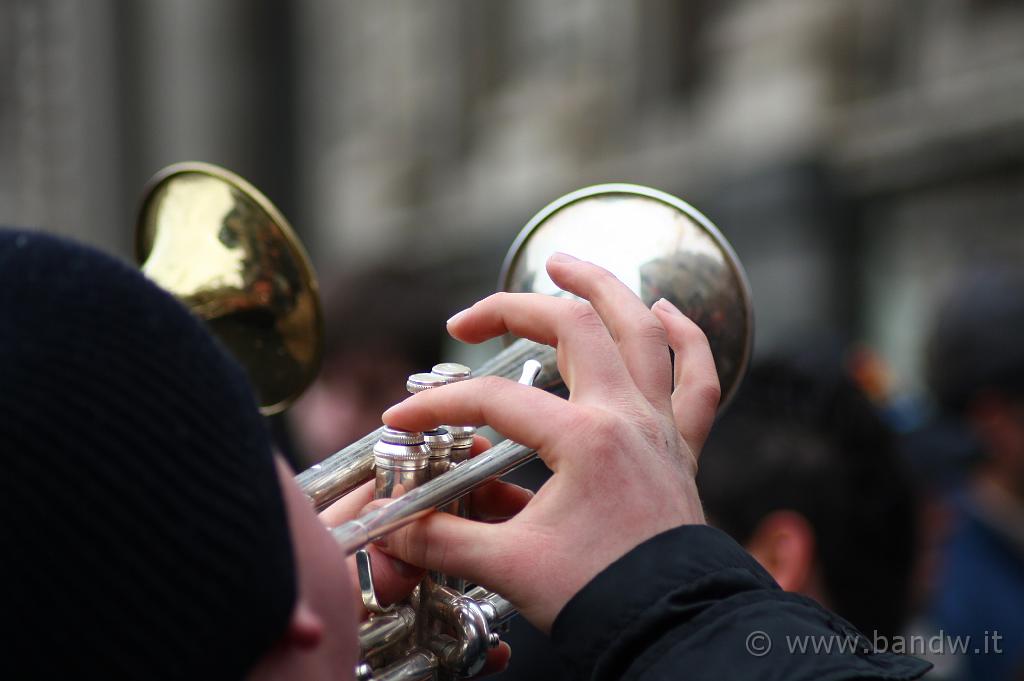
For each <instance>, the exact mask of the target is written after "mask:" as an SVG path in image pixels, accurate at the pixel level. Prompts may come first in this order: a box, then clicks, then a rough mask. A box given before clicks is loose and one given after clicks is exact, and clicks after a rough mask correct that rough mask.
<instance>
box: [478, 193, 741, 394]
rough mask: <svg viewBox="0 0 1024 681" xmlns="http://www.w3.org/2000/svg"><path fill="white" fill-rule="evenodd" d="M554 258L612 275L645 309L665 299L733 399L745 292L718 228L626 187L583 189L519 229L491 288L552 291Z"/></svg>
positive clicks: (674, 203) (666, 199) (660, 197)
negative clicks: (706, 348)
mask: <svg viewBox="0 0 1024 681" xmlns="http://www.w3.org/2000/svg"><path fill="white" fill-rule="evenodd" d="M556 251H560V252H563V253H568V254H569V255H572V256H574V257H577V258H580V259H583V260H589V261H591V262H594V263H596V264H598V265H600V266H601V267H604V268H605V269H607V270H609V271H611V273H612V274H614V275H615V276H616V277H617V278H618V279H619V280H620V281H622V282H623V283H625V284H626V285H627V286H629V287H630V288H631V289H632V291H633V292H634V293H635V294H637V295H638V296H639V297H640V299H641V300H643V302H644V303H645V304H646V305H647V306H648V307H650V306H651V305H653V304H654V303H655V301H657V300H658V299H659V298H666V299H667V300H669V301H670V302H671V303H672V304H673V305H675V306H676V307H678V308H679V309H680V311H682V312H683V314H685V315H686V316H687V317H689V318H690V319H692V320H693V321H694V322H695V323H696V324H697V325H698V326H699V327H700V328H701V329H702V330H703V331H704V333H705V335H707V337H708V342H709V343H710V345H711V351H712V354H714V357H715V366H716V367H717V369H718V378H719V382H720V384H721V389H722V404H725V403H727V402H728V401H729V399H730V398H731V397H732V395H733V394H734V393H735V392H736V388H737V387H738V386H739V384H740V381H741V380H742V378H743V376H744V374H745V373H746V369H747V364H748V363H749V361H750V354H751V350H752V348H753V335H754V320H753V312H752V311H753V306H752V304H751V297H750V285H749V284H748V283H747V277H746V274H745V273H744V271H743V267H742V265H741V264H740V261H739V259H738V258H737V257H736V254H735V253H734V252H733V250H732V247H731V246H730V245H729V242H727V241H726V240H725V238H724V237H723V236H722V234H721V233H720V232H719V231H718V229H717V228H716V227H715V226H714V225H713V224H712V223H711V221H710V220H708V219H707V218H706V217H704V216H703V215H702V214H701V213H700V212H698V211H697V210H696V209H695V208H693V207H692V206H690V205H689V204H688V203H686V202H685V201H682V200H681V199H678V198H676V197H675V196H672V195H670V194H666V193H664V192H660V191H658V190H656V189H651V188H650V187H642V186H639V185H633V184H602V185H595V186H592V187H586V188H584V189H580V190H578V191H575V192H572V193H571V194H567V195H565V196H563V197H561V198H560V199H558V200H556V201H554V202H553V203H551V204H550V205H548V206H547V207H546V208H544V209H543V210H542V211H540V212H539V213H537V215H535V216H534V217H533V219H532V220H530V222H529V223H528V224H527V225H526V226H525V227H524V228H523V229H522V231H521V232H520V233H519V236H518V237H517V238H516V240H515V242H514V243H513V244H512V246H511V248H510V249H509V251H508V255H507V256H506V258H505V263H504V266H503V267H502V271H501V277H500V279H499V281H498V288H499V290H504V291H512V292H536V293H547V294H551V295H554V294H557V293H558V292H559V289H558V287H557V286H555V284H554V283H552V281H551V279H550V278H549V277H548V275H547V271H546V270H545V263H546V262H547V259H548V257H549V256H550V255H551V254H553V253H555V252H556Z"/></svg>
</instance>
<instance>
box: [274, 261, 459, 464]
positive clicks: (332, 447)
mask: <svg viewBox="0 0 1024 681" xmlns="http://www.w3.org/2000/svg"><path fill="white" fill-rule="evenodd" d="M446 269H447V268H443V267H440V266H437V267H434V268H429V269H428V268H426V267H422V268H419V269H417V268H415V267H414V266H412V265H410V264H407V263H406V264H402V263H390V264H383V265H377V266H375V267H370V268H367V269H365V270H362V271H360V272H355V273H352V274H349V275H346V276H342V277H339V278H338V279H337V280H335V281H334V282H333V284H332V285H331V286H330V287H329V288H328V290H327V291H326V292H325V295H324V318H325V324H324V325H325V329H324V358H323V365H322V368H321V370H320V373H319V374H318V376H317V378H316V380H315V381H314V382H313V384H312V385H311V386H310V387H309V388H308V389H307V390H306V392H305V393H304V394H303V396H302V397H301V399H300V400H299V401H298V402H297V403H296V404H295V405H294V407H293V408H292V409H291V412H290V417H291V419H292V421H291V423H292V425H293V430H294V435H295V438H296V441H297V445H298V452H297V455H296V459H297V460H299V461H300V462H302V463H304V464H305V465H310V464H313V463H315V462H317V461H320V460H322V459H324V458H325V457H327V456H329V455H331V454H333V453H334V452H336V451H338V450H339V449H341V448H342V447H344V446H345V445H348V444H349V443H351V442H355V441H356V440H358V439H359V438H361V437H362V436H364V435H366V434H367V433H369V432H371V431H373V430H375V429H376V428H377V427H378V426H380V415H381V414H382V413H384V410H386V409H387V408H388V407H390V406H391V405H393V404H395V403H396V402H400V401H401V400H402V399H404V398H405V397H407V396H408V392H406V389H405V383H406V379H407V378H408V376H409V375H410V374H414V373H416V372H420V371H429V370H430V367H432V366H433V365H434V364H436V363H437V362H439V361H441V360H440V356H441V346H442V339H443V336H444V324H443V321H444V320H445V319H447V318H448V316H449V315H450V314H451V313H452V312H454V309H451V306H452V305H453V302H452V300H451V298H452V296H449V295H446V293H447V288H446V286H445V282H444V278H443V274H444V271H445V270H446ZM454 304H455V305H457V304H458V303H457V301H456V302H455V303H454Z"/></svg>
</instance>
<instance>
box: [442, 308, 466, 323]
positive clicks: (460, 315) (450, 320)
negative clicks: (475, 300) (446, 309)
mask: <svg viewBox="0 0 1024 681" xmlns="http://www.w3.org/2000/svg"><path fill="white" fill-rule="evenodd" d="M467 312H469V310H463V311H462V312H456V313H455V314H453V315H452V316H451V317H449V318H448V321H447V322H446V323H445V325H446V326H447V325H451V324H454V323H456V322H457V321H459V320H460V319H462V318H463V317H465V316H466V313H467Z"/></svg>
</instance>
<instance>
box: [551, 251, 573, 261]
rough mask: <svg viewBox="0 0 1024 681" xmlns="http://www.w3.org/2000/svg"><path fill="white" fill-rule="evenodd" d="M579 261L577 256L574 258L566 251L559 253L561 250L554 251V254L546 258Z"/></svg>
mask: <svg viewBox="0 0 1024 681" xmlns="http://www.w3.org/2000/svg"><path fill="white" fill-rule="evenodd" d="M579 261H580V259H579V258H574V257H572V256H571V255H569V254H568V253H561V252H559V253H554V254H552V256H551V257H550V258H548V262H561V263H570V262H579Z"/></svg>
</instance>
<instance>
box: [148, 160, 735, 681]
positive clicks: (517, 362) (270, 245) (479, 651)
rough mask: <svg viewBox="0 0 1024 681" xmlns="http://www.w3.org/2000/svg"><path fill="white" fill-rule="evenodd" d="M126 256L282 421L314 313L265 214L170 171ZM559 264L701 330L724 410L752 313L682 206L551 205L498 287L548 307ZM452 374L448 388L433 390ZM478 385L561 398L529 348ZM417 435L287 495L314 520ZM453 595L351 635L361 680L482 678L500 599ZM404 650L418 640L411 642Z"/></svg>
mask: <svg viewBox="0 0 1024 681" xmlns="http://www.w3.org/2000/svg"><path fill="white" fill-rule="evenodd" d="M136 241H137V248H136V252H137V257H138V259H139V262H140V263H141V267H142V269H143V271H144V272H145V273H146V274H147V275H148V276H149V277H150V278H152V279H153V280H155V281H156V282H157V283H158V284H160V285H161V286H163V287H164V288H165V289H167V290H169V291H170V292H171V293H173V294H175V295H176V296H178V297H179V298H180V299H182V300H183V301H184V302H185V303H186V304H187V305H188V306H189V307H191V308H192V309H193V310H194V311H195V312H196V313H197V314H198V315H199V316H200V317H202V318H203V319H205V320H206V321H207V322H208V323H209V324H210V326H211V328H212V330H213V331H214V332H215V333H216V334H217V335H218V336H219V337H220V338H221V340H222V341H223V342H224V343H225V344H226V345H227V347H228V349H229V350H231V351H232V352H233V353H234V354H235V356H236V357H237V358H238V359H239V360H240V361H241V362H242V364H243V366H244V367H245V368H246V370H247V371H248V373H249V376H250V380H251V382H252V383H253V386H254V388H255V390H256V393H257V396H258V399H259V403H260V408H261V410H262V411H263V412H264V413H266V414H271V413H276V412H279V411H281V410H283V409H284V408H285V407H286V406H287V405H288V404H290V403H291V402H292V401H293V400H294V399H295V398H296V397H298V395H299V394H301V393H302V391H303V390H304V389H305V388H306V386H307V385H308V384H309V383H310V382H311V381H312V379H313V377H314V376H315V374H316V371H317V368H318V364H319V359H320V352H321V351H320V337H321V328H322V313H321V311H320V303H319V296H318V293H317V284H316V279H315V277H314V275H313V271H312V267H311V266H310V264H309V258H308V256H307V255H306V253H305V251H304V250H303V248H302V246H301V244H300V243H299V242H298V240H297V239H296V238H295V236H294V233H293V232H292V229H291V227H290V226H289V225H288V223H287V221H286V220H285V219H284V217H283V216H282V215H281V214H280V212H279V211H278V210H277V209H276V208H275V207H274V206H273V204H272V203H271V202H270V201H269V200H267V199H266V198H265V197H264V196H263V195H262V194H260V193H259V192H258V191H257V190H256V189H255V188H253V187H252V186H250V185H249V184H248V183H247V182H245V181H244V180H242V179H241V178H239V177H238V176H236V175H234V174H233V173H230V172H229V171H226V170H224V169H222V168H218V167H216V166H211V165H208V164H199V163H186V164H177V165H174V166H170V167H168V168H166V169H165V170H163V171H161V172H160V173H158V174H157V175H156V176H155V177H154V178H153V180H152V181H151V182H150V184H149V187H148V190H147V193H146V196H145V199H144V201H143V203H142V209H141V212H140V217H139V221H138V224H137V234H136ZM556 251H563V252H567V253H570V254H572V255H575V256H576V257H579V258H582V259H586V260H590V261H593V262H595V263H597V264H599V265H601V266H603V267H605V268H607V269H609V270H610V271H611V272H612V273H613V274H615V275H616V276H617V277H618V278H619V279H620V280H621V281H623V282H624V283H626V284H627V285H628V286H629V287H630V288H631V289H632V290H633V291H634V293H636V294H637V295H638V296H639V297H640V298H641V300H643V301H644V303H645V304H647V305H651V304H653V302H654V301H656V300H657V299H658V298H662V297H664V298H667V299H668V300H669V301H671V302H672V303H673V304H674V305H676V307H678V308H679V309H680V310H681V311H682V312H683V313H684V314H686V315H687V316H688V317H690V318H691V319H692V320H693V321H694V322H696V323H697V324H698V326H700V328H701V329H702V330H703V331H704V333H705V334H706V335H707V338H708V341H709V343H710V345H711V350H712V353H713V355H714V358H715V365H716V367H717V370H718V376H719V382H720V385H721V389H722V403H723V404H724V403H726V402H728V400H729V399H730V398H731V396H732V395H733V394H734V393H735V391H736V389H737V387H738V385H739V383H740V380H741V379H742V377H743V374H744V372H745V370H746V367H747V363H748V361H749V358H750V353H751V348H752V344H753V315H752V305H751V298H750V289H749V285H748V283H747V279H746V275H745V273H744V271H743V268H742V266H741V265H740V263H739V260H738V259H737V257H736V255H735V253H734V252H733V250H732V248H731V246H730V245H729V243H728V242H727V241H726V240H725V238H724V237H723V236H722V235H721V233H720V232H719V231H718V229H717V228H716V227H715V226H714V225H713V224H712V223H711V222H710V221H709V220H708V219H707V218H706V217H704V216H703V215H702V214H701V213H699V212H698V211H697V210H695V209H694V208H693V207H691V206H690V205H689V204H687V203H685V202H684V201H682V200H680V199H678V198H676V197H674V196H671V195H669V194H666V193H664V192H660V191H657V190H654V189H650V188H647V187H641V186H637V185H631V184H605V185H597V186H593V187H587V188H585V189H580V190H578V191H576V192H573V193H571V194H568V195H566V196H564V197H562V198H560V199H558V200H556V201H554V202H553V203H551V204H550V205H548V206H547V207H546V208H544V209H543V210H542V211H541V212H540V213H538V214H537V215H536V216H535V217H534V218H533V219H532V220H530V222H529V223H528V224H527V225H526V226H525V227H524V228H523V230H522V231H521V232H520V234H519V236H518V237H517V238H516V240H515V242H514V243H513V244H512V246H511V248H510V249H509V252H508V255H507V256H506V258H505V262H504V265H503V267H502V272H501V277H500V281H499V288H500V289H501V290H506V291H513V292H531V291H532V292H541V293H550V294H558V293H559V291H558V289H557V287H555V285H554V284H553V283H552V282H551V280H550V279H549V278H548V276H547V274H546V271H545V268H544V264H545V262H546V261H547V258H548V256H549V255H551V254H552V253H554V252H556ZM524 365H525V366H526V367H527V370H526V371H524ZM453 367H455V369H453ZM458 367H459V365H439V366H438V367H435V373H433V374H424V375H414V376H413V377H410V389H412V384H413V383H414V382H415V381H414V380H413V379H415V378H416V376H426V377H427V380H428V382H429V381H430V380H433V379H437V380H438V381H439V382H441V383H443V382H445V381H448V380H457V378H462V377H463V376H461V375H459V376H456V374H457V373H458V372H459V371H462V370H464V369H465V368H464V367H462V368H461V369H460V368H458ZM452 370H454V371H455V372H456V373H454V374H450V375H448V376H445V375H444V374H445V372H446V371H452ZM463 373H466V374H468V370H466V371H464V372H463ZM474 373H475V375H495V376H502V377H505V378H509V379H513V380H515V379H516V378H518V377H520V374H523V379H522V380H523V381H524V382H526V381H527V380H528V381H529V382H531V383H533V384H534V385H537V386H538V387H543V388H545V389H559V388H560V387H562V382H561V378H560V377H559V375H558V369H557V362H556V354H555V351H554V349H553V348H550V347H548V346H545V345H540V344H537V343H533V342H531V341H529V340H525V339H519V340H516V341H514V342H512V343H511V344H509V345H508V346H507V347H506V348H505V350H503V351H502V352H500V353H499V354H498V355H497V356H495V357H494V358H492V359H491V360H490V361H488V362H487V363H485V364H484V365H483V366H482V367H480V368H479V370H477V371H476V372H474ZM430 377H433V379H431V378H430ZM428 387H429V386H428ZM456 430H458V429H456ZM382 435H386V436H385V438H384V439H382ZM414 435H419V436H421V439H420V440H419V441H418V442H417V441H416V438H415V437H413V438H405V437H404V436H403V435H402V434H401V433H397V434H396V433H394V432H391V433H389V434H385V429H384V428H381V429H378V430H377V431H375V432H373V433H370V434H368V435H366V436H365V437H363V438H362V439H360V440H358V441H357V442H355V443H353V444H351V445H349V446H348V447H346V448H344V449H342V450H341V451H339V452H338V453H336V454H334V455H332V456H330V457H328V458H327V459H326V460H324V461H323V462H321V463H319V464H317V465H315V466H313V467H311V468H310V469H308V470H306V471H305V472H303V473H301V474H299V475H298V476H297V477H296V480H297V482H298V483H299V486H300V487H301V488H302V489H303V491H304V492H305V493H306V494H307V495H308V496H309V498H310V500H311V501H312V503H313V505H314V506H315V507H316V509H317V510H322V509H324V508H326V507H327V506H328V505H330V504H331V503H332V502H334V501H335V500H337V499H339V498H341V497H342V496H344V495H345V494H346V493H348V492H349V491H351V490H352V489H354V488H355V487H357V486H359V485H360V484H362V483H363V482H365V481H367V480H369V479H370V478H371V477H373V476H374V460H375V458H374V448H375V447H378V446H380V447H384V448H385V449H387V448H388V447H392V448H394V447H399V448H400V447H406V448H415V447H421V448H423V449H422V453H423V456H424V457H426V456H427V446H426V444H424V440H423V439H422V434H414ZM389 438H390V439H389ZM396 438H397V439H396ZM450 446H451V445H449V447H450ZM534 455H535V454H534V452H533V451H532V450H530V449H529V448H527V447H524V446H522V445H518V444H516V443H513V442H508V441H506V442H502V443H500V444H498V445H496V446H494V447H492V448H491V449H490V450H488V451H487V452H485V453H483V454H481V455H479V456H477V457H475V458H473V459H471V460H468V461H465V462H462V463H460V464H459V465H456V466H452V467H451V469H450V470H448V471H447V472H444V473H441V474H440V475H437V476H436V477H432V478H431V477H430V476H421V477H420V478H418V479H417V483H416V484H417V485H418V486H415V488H414V489H411V490H410V491H408V492H407V493H405V494H404V495H403V496H401V497H399V498H397V499H396V500H394V501H393V502H392V503H391V504H389V505H387V506H385V507H382V508H379V509H377V510H376V511H374V512H372V513H369V514H367V515H364V516H363V517H361V518H359V519H357V520H354V521H350V522H348V523H345V524H343V525H340V526H339V527H337V528H335V529H334V530H333V534H334V536H335V538H336V539H337V541H338V542H339V544H340V545H341V546H342V547H343V549H344V550H345V551H346V553H352V552H355V551H357V550H358V549H360V548H361V547H363V546H364V545H366V544H367V543H368V542H370V541H372V540H374V539H377V538H379V537H381V536H383V535H385V534H387V533H388V532H391V531H393V530H395V529H397V528H399V527H402V526H404V525H406V524H408V523H410V522H412V521H414V520H415V519H417V518H419V517H421V516H422V515H424V514H426V513H429V512H431V511H432V510H434V509H438V508H441V507H445V506H446V505H448V504H450V503H452V502H454V501H455V500H457V499H459V498H460V497H463V496H464V495H466V494H468V493H469V492H470V491H472V489H474V488H475V487H477V486H479V485H480V484H483V483H485V482H487V481H490V480H493V479H495V478H497V477H499V476H501V475H503V474H504V473H506V472H508V471H510V470H512V469H513V468H516V467H517V466H519V465H522V464H523V463H525V462H527V461H529V460H530V459H531V458H532V457H533V456H534ZM402 456H404V455H402ZM400 458H401V457H399V459H400ZM396 460H398V459H396ZM423 461H426V458H424V459H423ZM402 465H405V464H404V463H403V464H402ZM416 465H417V466H419V465H420V464H419V463H417V464H416ZM423 465H424V466H425V465H426V464H425V463H424V464H423ZM443 467H444V466H442V468H443ZM380 472H381V473H384V474H385V475H393V474H394V472H393V471H391V472H388V471H380ZM402 474H403V475H404V473H402ZM417 475H419V474H418V473H417ZM410 479H411V478H410ZM423 479H427V481H425V482H423ZM420 482H422V484H420ZM379 485H380V479H379V480H378V486H379ZM408 486H409V485H404V484H403V487H408ZM364 568H365V570H364ZM360 578H361V580H364V581H365V582H366V583H367V584H366V585H365V586H366V588H364V602H367V603H368V604H369V603H372V602H373V594H372V584H371V583H370V582H371V577H370V573H369V563H368V561H366V560H365V557H363V560H362V561H361V562H360ZM367 588H368V589H369V591H368V592H367ZM460 591H461V589H458V588H451V584H450V583H447V584H446V583H445V581H444V579H443V576H436V577H435V578H432V579H428V580H426V581H425V582H424V583H423V584H421V585H420V587H418V589H417V593H416V594H415V596H414V600H415V601H417V603H418V604H417V605H415V607H414V606H413V605H408V604H407V605H403V606H400V607H398V608H397V609H395V610H392V611H389V612H387V613H385V614H380V615H379V616H377V617H375V618H372V619H371V620H370V621H369V622H367V623H365V624H364V625H363V628H362V630H361V631H360V641H361V645H362V648H363V651H364V656H365V657H366V658H367V659H371V660H373V659H376V660H380V659H386V660H387V662H388V664H389V665H390V666H388V667H387V668H386V669H384V670H382V671H380V672H379V673H378V675H376V676H374V675H373V672H372V671H371V669H370V667H368V666H365V665H364V666H363V668H362V670H361V675H360V678H366V679H368V678H374V679H378V680H379V681H380V680H383V679H392V678H394V679H398V678H402V679H414V678H435V676H434V674H435V671H436V670H438V669H439V668H440V669H444V670H447V673H448V674H454V675H455V676H468V675H471V674H473V673H475V672H476V671H478V670H479V668H480V666H481V665H482V664H483V662H484V659H485V655H486V650H487V649H488V647H491V646H493V645H496V644H497V636H496V634H494V633H493V632H494V629H495V628H496V627H497V626H498V625H500V624H501V623H502V622H504V621H505V620H507V619H508V618H509V617H511V616H512V615H513V614H514V612H515V611H514V609H513V608H512V606H511V604H509V603H508V601H506V600H505V599H503V598H502V597H501V596H499V595H497V594H493V593H489V592H487V591H485V590H483V589H481V588H480V587H477V588H475V589H473V590H471V591H469V592H466V593H460ZM424 608H425V609H424ZM418 612H419V613H425V616H426V617H429V618H432V619H433V621H435V622H442V624H443V625H444V627H445V629H444V631H445V632H447V633H443V634H438V630H437V628H436V627H435V629H433V630H431V631H430V632H428V633H427V634H426V635H423V634H422V630H418V629H417V626H418V625H417V618H418V617H419V614H418ZM417 632H420V633H417ZM410 637H413V638H418V639H419V640H418V641H415V642H413V643H410ZM396 644H401V645H400V646H399V647H400V648H401V649H400V651H399V652H400V653H401V657H399V658H397V661H395V658H394V657H393V656H392V657H389V658H380V657H376V656H378V655H379V654H380V651H383V650H386V649H388V648H389V647H394V646H395V645H396Z"/></svg>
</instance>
